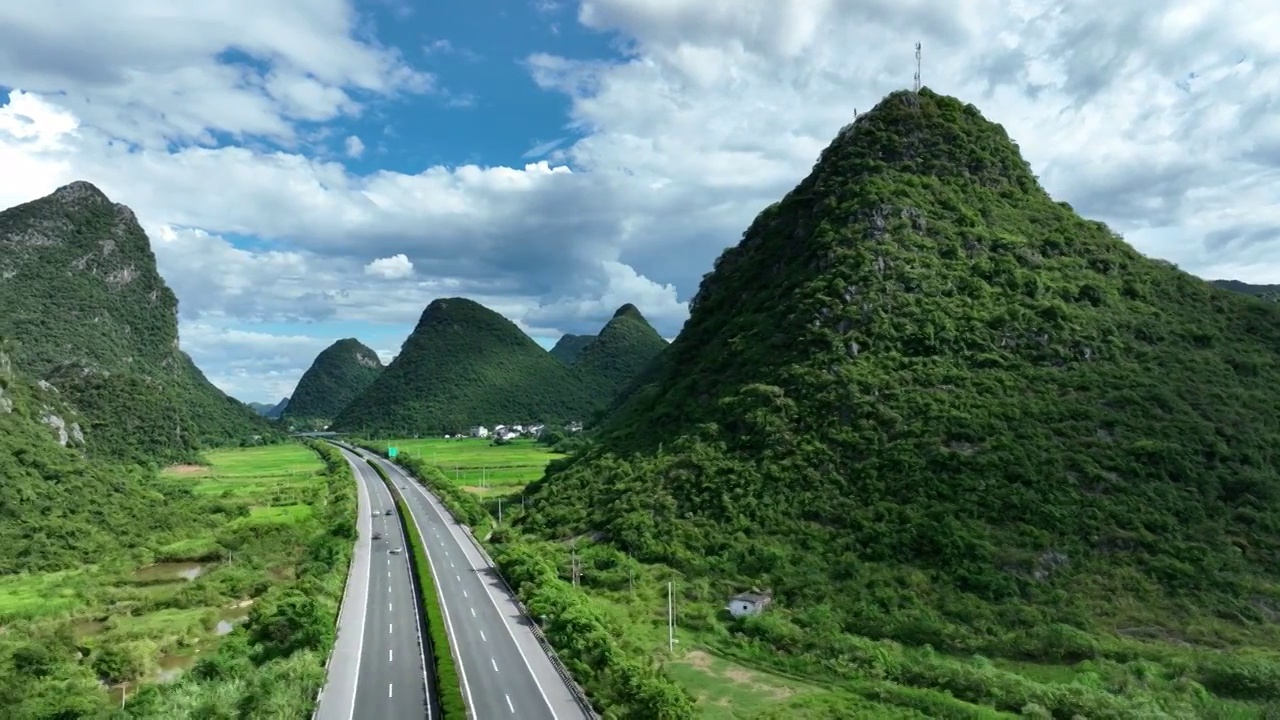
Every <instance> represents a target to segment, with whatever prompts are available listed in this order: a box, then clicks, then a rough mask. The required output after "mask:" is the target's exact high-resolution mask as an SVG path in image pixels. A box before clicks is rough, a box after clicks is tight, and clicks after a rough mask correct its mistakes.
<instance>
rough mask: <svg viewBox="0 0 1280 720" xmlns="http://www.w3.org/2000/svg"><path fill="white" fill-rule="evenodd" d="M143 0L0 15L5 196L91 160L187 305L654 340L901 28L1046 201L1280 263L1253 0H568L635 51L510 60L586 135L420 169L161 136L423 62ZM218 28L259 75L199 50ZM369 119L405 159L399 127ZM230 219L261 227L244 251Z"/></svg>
mask: <svg viewBox="0 0 1280 720" xmlns="http://www.w3.org/2000/svg"><path fill="white" fill-rule="evenodd" d="M138 2H140V0H130V1H128V2H124V3H123V4H121V3H117V4H115V5H113V6H112V8H111V13H107V12H106V11H105V10H97V9H95V8H96V6H95V5H93V4H89V3H85V4H83V10H84V12H81V13H72V12H66V11H63V12H60V13H56V14H57V15H59V16H66V17H67V19H66V22H65V23H55V22H53V20H52V19H51V18H50V17H49V16H50V15H52V14H54V12H53V11H46V10H44V9H42V7H40V6H37V5H36V4H31V3H28V4H26V5H23V4H21V3H16V4H11V5H12V7H5V8H3V9H0V28H3V29H0V85H4V86H7V87H18V88H22V89H23V90H28V91H30V92H31V93H32V94H23V93H14V94H12V95H11V96H10V98H9V103H8V104H7V105H6V106H4V108H3V109H0V200H5V201H7V202H9V203H12V202H16V201H18V200H25V199H29V198H31V197H35V196H38V195H42V194H45V193H47V192H49V191H51V190H52V189H53V188H54V187H56V185H57V184H60V183H63V182H66V181H69V180H71V179H76V178H84V179H89V180H91V181H93V182H95V183H97V184H98V185H99V186H100V187H102V189H103V190H104V191H106V192H107V193H108V194H109V195H111V196H112V198H113V199H115V200H117V201H120V202H124V203H127V204H129V205H131V206H132V207H134V209H135V210H137V211H138V214H139V217H141V218H142V219H143V220H144V222H147V223H148V227H149V229H150V230H152V233H153V238H156V239H157V254H158V256H159V257H160V261H161V267H162V270H163V271H164V272H165V274H166V277H167V278H169V281H170V282H171V284H173V285H174V286H175V289H176V290H177V291H178V294H179V297H180V298H181V301H182V312H183V316H184V318H187V319H189V320H196V321H198V320H199V319H200V318H217V317H225V318H241V319H246V320H252V319H272V320H274V321H276V322H287V321H289V320H297V321H302V320H315V319H320V320H325V319H342V320H362V321H368V320H369V319H370V318H381V319H388V320H387V322H400V323H405V324H409V325H411V324H412V323H413V322H414V320H416V318H417V315H418V314H419V313H420V312H421V309H422V308H423V307H424V306H425V305H426V303H427V302H429V301H430V300H431V299H432V298H434V297H441V296H449V295H466V296H469V297H474V298H476V299H477V300H480V301H481V302H484V303H486V304H489V305H490V306H492V307H494V308H495V309H497V310H499V311H500V312H503V313H504V314H506V315H507V316H508V317H511V318H513V319H514V320H516V321H517V322H518V323H521V324H522V326H524V327H529V328H531V332H533V331H535V330H536V331H537V332H539V333H543V334H553V333H554V332H556V331H559V330H567V331H574V332H594V331H595V330H596V329H598V327H599V324H600V323H602V322H603V321H604V320H606V319H607V318H608V316H609V315H610V314H611V313H612V312H613V310H614V309H616V307H617V306H618V305H621V304H622V303H623V302H633V303H635V304H636V305H637V306H638V307H640V309H641V310H642V311H643V312H644V313H645V314H646V316H647V317H649V318H650V320H651V321H653V322H654V323H655V325H657V326H658V329H659V330H660V332H662V333H663V334H664V335H666V336H671V335H673V334H674V333H675V331H676V330H677V329H678V327H679V324H680V321H681V319H682V318H683V314H684V309H683V304H682V303H680V302H679V299H680V298H687V297H689V296H690V295H692V293H693V292H694V291H695V290H696V286H697V282H698V280H699V279H700V278H701V276H702V274H703V273H705V272H707V271H708V270H709V269H710V267H711V263H712V261H713V259H714V258H715V256H716V255H717V254H718V253H719V252H720V251H721V250H722V249H723V248H724V247H726V246H728V245H730V244H732V243H734V242H736V241H737V239H738V238H739V237H740V235H741V233H742V231H743V229H744V228H745V227H746V226H747V225H748V224H749V223H750V221H751V219H752V218H753V217H754V216H755V214H756V213H757V212H759V211H760V210H761V209H762V208H764V207H765V206H767V205H768V204H770V203H772V202H773V201H775V200H776V199H778V198H779V197H780V196H781V195H782V194H784V193H785V192H786V191H788V190H789V189H791V187H793V186H794V185H795V183H796V182H797V181H798V180H799V179H800V178H802V177H803V176H804V175H805V174H806V173H807V172H808V170H809V168H810V167H811V166H812V164H813V162H814V159H815V158H816V157H817V155H818V153H819V152H820V150H821V149H822V148H823V147H824V146H825V145H826V144H827V143H828V142H829V141H830V140H831V138H832V137H833V136H834V135H835V133H836V131H837V130H838V129H839V128H840V127H841V126H843V125H844V124H846V123H847V122H849V120H850V119H851V118H852V117H853V114H854V110H855V109H863V110H865V109H868V108H870V107H871V106H872V105H874V104H875V103H876V102H877V101H878V100H879V99H880V98H881V97H883V96H884V94H886V93H887V92H889V91H891V90H894V89H898V88H902V87H905V86H908V85H910V83H911V79H912V73H913V72H914V70H915V67H914V57H913V49H914V43H915V42H916V41H917V40H919V41H920V42H922V43H923V45H924V59H923V75H924V81H925V83H926V84H927V85H929V86H930V87H932V88H933V89H934V90H937V91H939V92H944V93H948V94H952V95H956V96H958V97H960V98H961V99H963V100H965V101H969V102H973V103H974V104H976V105H977V106H978V107H979V108H980V109H981V110H982V111H983V112H984V114H985V115H986V116H987V117H988V118H990V119H992V120H995V121H997V122H1000V123H1002V124H1003V125H1004V126H1005V127H1006V128H1007V129H1008V131H1009V133H1010V135H1011V136H1012V137H1013V138H1014V139H1015V140H1017V141H1018V143H1019V144H1020V146H1021V148H1022V150H1023V152H1024V155H1025V156H1026V157H1027V159H1028V160H1029V161H1030V162H1031V163H1032V165H1033V167H1034V168H1035V170H1036V172H1037V173H1038V174H1039V175H1040V177H1041V179H1042V181H1043V182H1044V184H1045V185H1046V187H1047V188H1048V189H1049V190H1050V192H1052V193H1053V194H1054V195H1055V196H1056V197H1058V198H1059V199H1062V200H1066V201H1068V202H1070V203H1072V204H1073V205H1074V206H1075V207H1076V208H1077V209H1078V210H1080V211H1081V212H1083V213H1085V214H1086V215H1089V216H1092V217H1097V218H1099V219H1102V220H1105V221H1107V222H1110V223H1112V224H1113V226H1114V227H1116V228H1117V229H1118V230H1121V231H1123V232H1124V233H1125V234H1126V235H1127V237H1128V238H1129V239H1130V241H1131V242H1133V243H1134V244H1135V245H1136V246H1137V247H1138V248H1139V249H1141V250H1143V251H1144V252H1148V253H1150V254H1154V255H1157V256H1160V257H1164V258H1167V259H1170V260H1173V261H1175V262H1177V263H1178V264H1179V265H1181V266H1182V267H1184V268H1186V269H1188V270H1190V271H1193V272H1199V273H1202V274H1206V275H1221V276H1235V277H1240V278H1244V279H1250V280H1254V281H1266V280H1271V281H1280V203H1277V202H1275V190H1274V188H1276V187H1277V186H1280V121H1277V120H1276V119H1275V118H1276V117H1277V114H1276V112H1275V106H1274V98H1275V97H1277V96H1278V95H1280V36H1276V35H1275V33H1274V32H1272V31H1271V30H1269V28H1274V27H1277V26H1280V6H1276V5H1275V4H1274V3H1271V2H1263V1H1262V0H1245V1H1243V2H1239V3H1234V4H1228V5H1223V4H1221V3H1211V2H1208V1H1207V0H1156V1H1155V2H1151V3H1136V4H1131V5H1116V4H1115V3H1105V4H1104V3H1102V2H1101V1H1100V0H1080V1H1079V2H1073V3H1067V4H1063V3H1059V2H1056V1H1055V0H1021V1H1020V2H1018V3H1010V2H1008V1H1007V0H961V1H960V2H957V3H952V4H949V5H939V4H937V3H927V2H924V0H899V2H896V3H887V2H883V0H868V1H865V2H842V1H841V2H838V1H837V0H810V1H807V2H801V1H800V0H789V1H788V0H767V1H766V0H584V1H583V2H580V3H579V4H578V6H577V11H578V12H577V16H578V19H579V21H580V22H582V23H584V24H586V25H588V26H589V27H591V28H593V29H596V30H602V31H610V32H616V33H618V34H619V35H620V36H621V38H622V39H623V41H624V42H625V47H627V48H628V51H629V53H630V54H629V56H628V57H627V59H626V60H625V61H622V62H608V61H604V60H596V61H586V60H580V59H573V60H571V59H566V58H563V57H559V56H557V55H556V54H555V53H554V52H553V51H554V48H546V50H547V52H545V53H542V54H535V55H533V56H531V57H529V58H528V60H527V63H526V65H527V68H528V70H529V72H530V73H531V74H532V76H533V78H534V80H535V81H536V82H537V83H539V84H540V85H541V86H542V87H543V88H545V89H547V90H548V91H551V92H558V93H562V94H564V95H566V96H568V97H569V99H570V100H571V117H570V118H569V120H570V125H571V129H572V130H573V131H574V132H575V134H577V135H581V136H582V138H581V139H580V140H577V141H576V142H573V143H572V144H569V143H565V144H562V145H560V146H559V147H549V148H546V149H539V148H535V149H536V150H540V152H539V153H536V154H534V155H532V156H531V157H544V155H543V153H550V154H547V155H545V158H546V159H545V160H544V161H542V162H538V163H534V164H529V165H526V166H524V167H511V168H508V167H477V166H462V167H443V166H441V167H430V168H427V169H425V170H423V171H422V172H420V173H417V174H412V175H410V174H405V173H400V172H394V171H381V172H375V173H372V174H368V175H353V174H351V173H349V172H348V171H347V170H346V169H345V167H344V166H343V165H342V164H340V163H338V162H327V161H322V160H317V159H313V158H309V157H306V156H304V155H302V154H298V153H297V152H296V151H294V152H276V151H264V150H261V149H256V146H248V145H246V146H241V147H224V148H217V149H214V148H208V147H179V148H176V149H174V148H170V147H169V146H167V145H165V144H163V143H159V142H156V141H155V140H154V139H155V138H159V137H169V138H174V137H178V138H187V139H199V138H201V137H202V136H207V135H209V134H210V133H211V132H213V131H220V132H223V133H233V134H234V133H241V134H246V133H256V134H259V135H264V136H271V137H275V138H279V139H281V141H286V140H290V139H292V138H296V136H297V135H298V130H297V122H298V120H299V119H302V118H324V117H343V116H347V115H350V114H353V113H358V112H363V106H362V105H361V104H360V102H356V101H354V100H353V98H361V99H363V98H367V97H369V95H370V94H373V95H378V94H381V95H384V96H385V95H387V94H394V93H397V92H404V91H407V90H414V89H422V88H424V87H426V86H427V85H429V83H430V82H431V79H430V78H428V77H426V76H424V75H423V74H421V73H420V72H415V71H414V70H412V69H411V68H409V67H408V66H407V65H406V64H405V61H404V60H403V59H402V57H401V56H400V55H398V54H397V53H395V52H392V51H389V50H386V49H384V48H382V47H380V46H378V45H377V44H375V43H373V42H366V41H362V40H359V39H357V37H358V36H357V35H356V34H355V33H354V32H353V30H352V28H353V27H354V26H355V21H354V15H353V13H352V12H351V10H350V9H349V7H348V6H347V5H346V4H344V3H342V2H340V1H339V0H324V2H322V3H320V4H319V5H318V6H316V9H315V12H314V13H312V12H310V11H307V12H304V11H303V8H304V7H305V8H311V7H312V5H311V4H310V3H304V2H303V1H302V0H282V1H281V2H280V3H271V4H269V5H268V6H266V8H265V9H263V10H261V12H260V13H256V12H250V11H249V10H247V9H246V8H247V6H245V5H244V3H245V2H247V0H235V1H234V2H231V3H230V4H229V5H227V4H224V5H219V6H217V7H216V8H215V7H213V6H210V7H208V8H195V9H192V10H189V11H184V12H189V13H194V14H195V15H196V17H194V18H183V19H182V22H175V23H171V24H169V23H166V22H160V21H157V20H154V19H148V17H147V16H145V15H143V14H140V13H139V11H138V10H137V8H138V7H139V5H138V4H137V3H138ZM259 14H260V15H261V16H262V17H261V24H259V22H260V19H259V17H258V15H259ZM249 18H252V22H250V21H249V20H248V19H249ZM196 21H202V22H204V23H205V25H200V24H199V22H196ZM171 25H172V27H170V26H171ZM195 28H199V30H198V31H197V30H195ZM166 29H169V30H172V32H169V33H166V32H164V31H165V30H166ZM113 30H119V33H118V34H113V33H112V31H113ZM19 36H22V37H19ZM32 38H37V39H38V41H37V40H33V39H32ZM46 38H48V39H46ZM55 39H56V42H54V40H55ZM229 47H237V48H241V49H243V50H244V51H245V52H247V53H249V54H250V55H253V56H255V57H257V58H259V59H260V60H259V62H260V63H261V62H264V61H265V62H267V64H268V69H267V70H261V69H260V68H258V67H257V66H254V67H250V66H247V65H236V64H229V63H227V62H221V63H219V62H216V61H215V60H214V58H215V57H216V56H217V54H218V53H221V52H222V51H223V50H225V49H226V48H229ZM444 47H445V46H444V45H440V46H439V48H437V49H444ZM57 48H63V49H66V48H69V50H67V52H62V53H59V52H54V51H53V50H54V49H57ZM414 54H416V53H414ZM273 73H274V74H273ZM285 79H287V82H286V80H285ZM273 83H274V85H273ZM144 90H145V92H144ZM60 92H66V93H67V94H66V95H59V94H58V93H60ZM183 93H186V94H185V95H184V94H183ZM2 100H3V98H2V97H0V101H2ZM361 102H363V100H362V101H361ZM1268 103H1271V105H1268ZM19 116H22V118H30V120H26V119H21V118H19ZM341 136H342V135H338V137H341ZM113 137H128V138H130V139H133V140H134V142H136V143H138V144H139V145H141V147H140V148H131V147H129V146H126V145H122V144H120V143H112V142H111V139H112V138H113ZM387 142H388V143H392V144H391V145H390V149H391V154H392V155H394V148H395V146H394V142H402V140H399V139H396V138H388V139H387ZM531 152H532V151H531ZM570 168H572V170H570ZM211 187H216V188H217V192H210V188H211ZM160 228H167V230H164V231H163V233H162V232H161V230H160ZM232 233H234V234H241V235H251V236H257V237H260V238H263V239H265V240H267V241H269V242H271V243H274V245H273V247H274V249H270V250H268V249H254V250H240V249H236V248H235V247H233V246H232V245H231V244H230V243H228V242H227V241H225V240H224V239H222V238H221V237H220V235H221V234H232ZM162 234H163V236H162ZM397 255H402V256H404V258H405V260H406V262H408V263H412V265H413V267H414V271H413V275H412V276H411V277H405V278H394V279H393V278H387V279H380V280H378V282H377V283H369V282H368V280H367V278H366V275H365V270H364V265H365V263H366V262H367V259H368V258H369V257H377V258H383V259H386V258H391V257H395V256H397ZM211 267H216V268H220V269H222V270H223V274H221V275H218V274H213V273H210V272H209V268H211ZM677 289H678V293H677ZM526 323H527V324H526ZM184 342H185V341H184ZM244 352H245V353H249V352H250V351H249V350H248V349H246V350H244ZM198 359H199V358H198ZM201 362H205V361H204V360H201ZM208 362H210V363H214V370H215V371H216V372H211V374H213V375H219V374H225V373H222V372H221V370H219V368H221V367H225V366H226V365H225V362H223V361H215V360H212V359H210V360H208ZM219 362H222V363H223V364H222V365H218V364H217V363H219ZM246 372H248V371H246ZM237 382H240V381H237ZM244 382H248V380H246V381H244Z"/></svg>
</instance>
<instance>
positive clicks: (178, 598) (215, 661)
mask: <svg viewBox="0 0 1280 720" xmlns="http://www.w3.org/2000/svg"><path fill="white" fill-rule="evenodd" d="M150 482H154V483H156V484H157V485H158V486H159V487H163V488H167V489H170V491H172V488H181V489H182V492H181V493H177V494H175V497H178V498H179V499H178V500H172V499H170V500H167V501H166V504H163V505H159V506H156V507H147V506H145V505H144V506H142V507H140V508H139V509H138V512H137V514H136V518H137V522H138V523H139V525H141V527H142V529H140V530H138V531H137V535H138V537H140V538H141V539H140V540H139V543H138V546H137V547H136V548H135V549H134V550H132V551H131V552H130V553H126V554H119V553H113V552H111V551H110V547H111V544H110V542H109V541H107V542H104V545H103V547H102V551H101V552H99V553H95V552H94V551H93V549H92V548H90V549H87V550H86V551H85V554H84V555H83V556H82V557H81V558H80V560H81V564H80V565H78V566H77V567H75V568H73V569H67V570H61V571H57V572H45V573H22V574H10V575H5V576H0V627H3V632H0V708H4V713H3V716H4V717H5V718H13V719H14V720H25V719H27V718H31V719H35V718H49V717H105V716H107V715H109V714H110V713H111V712H112V710H113V708H114V709H119V707H120V704H121V700H122V698H123V699H124V700H125V709H124V712H125V713H127V716H128V717H133V718H157V719H159V718H165V719H169V718H238V717H302V716H305V715H306V714H308V713H309V712H310V709H311V706H312V703H313V702H314V700H315V695H316V692H317V691H318V689H319V687H320V684H321V683H322V682H323V679H324V662H325V658H326V654H327V653H328V651H329V649H330V648H331V646H332V641H333V631H334V622H335V620H336V616H337V609H338V601H339V598H340V597H341V594H342V591H343V586H344V583H345V579H346V574H347V568H348V564H349V559H350V555H351V548H352V543H353V542H354V539H355V489H354V483H353V480H352V478H351V477H350V470H349V468H348V467H347V465H346V463H345V461H343V460H342V459H341V456H340V455H337V454H336V453H334V452H333V451H332V450H331V449H330V448H328V447H327V446H324V445H320V444H313V445H312V446H311V447H310V448H308V447H304V446H302V445H298V444H284V445H277V446H270V447H262V448H250V449H236V450H215V451H210V452H208V453H207V454H206V462H205V464H202V465H199V466H196V465H189V466H178V467H173V468H169V469H167V470H166V471H165V472H164V473H162V474H161V476H160V477H159V478H155V479H152V480H150ZM154 497H155V498H156V502H159V501H160V500H159V498H161V497H163V496H160V495H158V494H157V495H155V496H154ZM104 501H109V498H104ZM161 514H168V515H170V516H171V519H170V521H169V522H170V526H169V527H168V529H166V530H164V531H163V532H155V533H154V534H152V535H150V536H148V535H147V533H146V532H145V531H146V529H147V526H146V524H145V522H144V520H145V519H146V518H151V517H156V516H158V515H161Z"/></svg>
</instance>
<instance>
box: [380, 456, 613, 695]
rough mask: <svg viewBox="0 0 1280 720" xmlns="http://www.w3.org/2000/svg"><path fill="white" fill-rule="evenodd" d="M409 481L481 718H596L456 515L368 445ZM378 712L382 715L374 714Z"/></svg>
mask: <svg viewBox="0 0 1280 720" xmlns="http://www.w3.org/2000/svg"><path fill="white" fill-rule="evenodd" d="M358 452H359V453H360V454H361V455H363V456H365V457H368V458H371V459H373V461H374V462H376V463H378V464H379V465H380V466H381V467H382V468H383V469H384V470H385V471H386V472H387V476H388V477H389V478H391V480H392V482H394V483H395V484H396V485H398V486H401V487H402V488H403V490H402V491H401V494H402V495H404V498H405V502H406V504H408V506H409V509H410V513H411V514H412V515H413V521H414V522H415V523H416V524H417V526H418V532H419V534H421V535H422V538H423V542H425V543H426V545H427V556H428V559H429V561H430V564H431V566H432V572H433V574H434V575H435V579H436V587H437V588H439V593H440V596H441V598H442V600H443V603H442V609H443V610H444V612H443V614H444V617H445V624H446V626H447V627H446V630H447V631H448V633H449V637H450V638H452V640H453V647H454V651H455V652H456V653H457V655H459V656H460V661H461V662H460V664H459V673H458V675H459V678H460V680H461V682H462V686H463V688H462V693H463V697H464V698H465V699H466V702H467V705H468V706H469V707H470V708H471V709H472V716H473V717H474V718H475V719H476V720H495V719H497V718H517V719H518V720H579V719H586V718H588V717H589V716H588V715H587V714H586V713H585V712H583V710H582V708H580V707H579V706H578V704H577V702H575V700H574V697H573V694H572V693H571V692H570V690H569V687H568V686H567V685H566V684H565V681H564V680H562V679H561V677H560V676H559V674H557V673H556V671H555V668H554V667H553V666H552V664H551V660H550V659H549V658H548V657H547V654H546V653H545V652H544V651H543V650H542V647H541V646H540V645H539V644H538V641H537V639H536V638H535V637H534V635H533V631H532V630H531V629H530V627H529V625H528V623H529V621H528V620H527V619H526V618H525V617H524V615H523V614H522V613H521V612H520V610H519V607H518V606H517V604H516V601H515V599H514V598H513V597H511V595H510V593H508V592H507V589H506V587H505V586H504V584H503V583H502V580H501V579H500V578H499V576H498V573H497V571H496V570H495V569H494V568H493V567H492V566H490V565H489V563H488V562H487V561H486V560H485V559H484V557H483V556H482V555H481V554H480V552H479V551H478V550H477V549H476V547H475V545H474V544H472V541H471V540H470V539H468V538H467V537H466V534H465V532H464V531H463V530H462V528H461V527H460V526H459V525H458V524H457V523H456V522H455V521H454V519H453V516H452V515H450V514H449V512H448V511H447V510H445V509H444V507H443V506H442V505H441V504H440V502H439V500H437V499H436V498H435V496H433V495H432V494H431V493H429V492H428V491H427V490H426V489H425V488H424V487H423V486H422V485H420V484H419V483H418V482H417V481H416V480H415V479H413V478H412V477H411V476H410V475H409V474H408V473H406V472H405V471H404V470H401V469H400V466H399V465H396V464H395V463H392V462H390V461H388V460H385V459H383V458H380V457H378V456H376V455H374V454H372V453H366V452H365V451H363V450H359V451H358ZM370 717H376V716H370Z"/></svg>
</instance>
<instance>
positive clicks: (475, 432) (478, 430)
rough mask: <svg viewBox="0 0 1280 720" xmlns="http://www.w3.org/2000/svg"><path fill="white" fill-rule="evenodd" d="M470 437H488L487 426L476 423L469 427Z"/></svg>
mask: <svg viewBox="0 0 1280 720" xmlns="http://www.w3.org/2000/svg"><path fill="white" fill-rule="evenodd" d="M471 437H475V438H487V437H489V428H487V427H485V426H483V425H477V426H475V427H473V428H471Z"/></svg>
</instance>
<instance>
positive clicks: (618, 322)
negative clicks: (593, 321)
mask: <svg viewBox="0 0 1280 720" xmlns="http://www.w3.org/2000/svg"><path fill="white" fill-rule="evenodd" d="M666 347H667V341H666V340H664V339H663V338H662V336H661V335H659V334H658V331H657V330H654V329H653V326H652V325H650V324H649V321H648V320H645V318H644V315H642V314H640V311H639V310H637V309H636V306H635V305H632V304H630V303H627V304H626V305H623V306H622V307H620V308H618V311H617V312H615V313H614V314H613V317H612V318H611V319H610V320H609V322H608V323H606V324H605V326H604V328H603V329H602V330H601V331H600V334H599V335H597V336H595V339H593V340H592V341H591V342H590V343H588V344H587V346H586V347H584V348H583V349H582V351H581V352H580V353H579V355H578V359H577V362H576V363H575V369H576V370H578V372H580V373H582V375H583V378H584V379H585V380H586V381H587V382H588V383H590V384H591V386H592V387H593V388H594V389H595V391H596V392H597V393H598V394H599V396H600V397H603V398H609V399H612V398H614V397H616V396H617V395H618V393H619V392H621V391H622V390H623V389H624V388H626V387H627V386H628V385H629V384H630V383H632V382H633V381H635V380H636V378H638V377H639V376H640V373H641V372H642V371H643V370H644V369H645V368H646V366H648V365H649V363H651V362H653V359H654V358H655V357H657V356H658V354H659V353H661V352H662V351H663V350H665V349H666Z"/></svg>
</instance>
